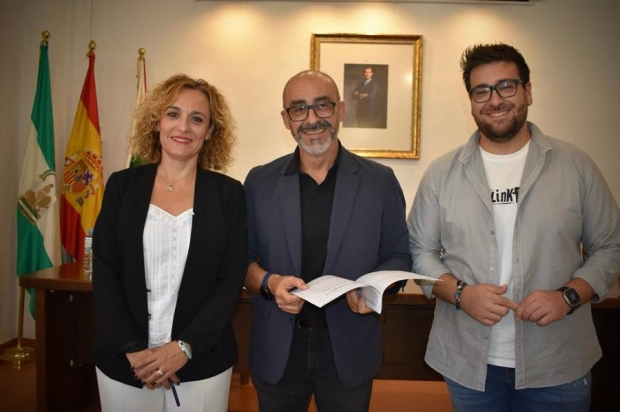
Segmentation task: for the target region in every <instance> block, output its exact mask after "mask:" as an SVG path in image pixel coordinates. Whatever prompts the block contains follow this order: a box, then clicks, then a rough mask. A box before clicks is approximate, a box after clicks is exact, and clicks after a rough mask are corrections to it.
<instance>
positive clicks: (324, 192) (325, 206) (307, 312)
mask: <svg viewBox="0 0 620 412" xmlns="http://www.w3.org/2000/svg"><path fill="white" fill-rule="evenodd" d="M338 145H340V142H338ZM339 159H340V147H339V149H338V155H337V157H336V160H335V161H334V164H333V166H332V167H331V168H330V169H329V171H328V172H327V176H326V177H325V180H323V182H322V183H321V184H318V183H317V182H316V181H315V180H314V179H313V178H312V177H311V176H310V175H308V174H307V173H304V172H302V171H301V170H300V161H299V148H297V149H296V150H295V153H294V154H293V160H292V161H291V164H290V166H289V167H288V169H287V171H286V173H287V174H289V173H298V174H299V196H300V204H301V278H302V279H303V280H304V282H306V283H308V282H310V281H311V280H313V279H316V278H318V277H319V276H322V275H324V274H327V273H323V272H324V270H325V260H326V259H327V239H328V237H329V222H330V219H331V215H332V204H333V203H334V193H335V189H336V175H337V172H338V161H339ZM297 317H298V319H309V318H321V317H325V313H324V311H323V310H322V309H319V308H317V307H316V306H314V305H312V304H310V303H308V302H306V303H304V306H303V307H302V309H301V312H300V313H299V314H298V315H297Z"/></svg>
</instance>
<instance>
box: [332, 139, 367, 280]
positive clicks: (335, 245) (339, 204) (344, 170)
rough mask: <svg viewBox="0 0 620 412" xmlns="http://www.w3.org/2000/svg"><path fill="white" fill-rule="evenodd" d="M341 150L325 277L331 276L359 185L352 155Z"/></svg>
mask: <svg viewBox="0 0 620 412" xmlns="http://www.w3.org/2000/svg"><path fill="white" fill-rule="evenodd" d="M341 150H342V152H341V154H340V161H339V162H340V163H339V165H338V174H337V175H336V189H335V192H334V203H333V205H332V215H331V219H330V222H329V237H328V239H327V258H326V260H325V274H326V275H328V274H331V272H332V267H333V265H334V261H335V259H336V256H337V255H338V251H339V249H340V245H341V244H342V241H343V240H344V238H345V236H346V234H347V229H348V227H349V222H350V219H351V216H352V215H353V206H354V205H355V198H356V195H357V189H358V185H359V176H358V175H357V171H358V169H357V164H356V163H355V159H354V157H353V155H352V154H351V153H349V152H348V151H347V150H345V149H344V148H342V149H341Z"/></svg>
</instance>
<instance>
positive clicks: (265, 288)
mask: <svg viewBox="0 0 620 412" xmlns="http://www.w3.org/2000/svg"><path fill="white" fill-rule="evenodd" d="M271 275H273V273H271V272H267V273H265V276H263V280H262V281H261V284H260V294H261V295H262V296H263V297H264V298H265V299H267V300H271V299H273V295H272V294H271V290H270V289H269V285H268V283H267V282H268V281H269V278H270V277H271Z"/></svg>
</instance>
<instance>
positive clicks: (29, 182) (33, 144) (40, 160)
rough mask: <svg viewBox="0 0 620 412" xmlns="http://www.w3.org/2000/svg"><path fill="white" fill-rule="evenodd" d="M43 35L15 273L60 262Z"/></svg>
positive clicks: (20, 198)
mask: <svg viewBox="0 0 620 412" xmlns="http://www.w3.org/2000/svg"><path fill="white" fill-rule="evenodd" d="M43 36H44V40H43V41H42V42H41V51H40V54H39V75H38V78H37V90H36V92H35V96H34V104H33V105H32V113H31V115H30V127H29V128H28V136H27V137H26V153H25V155H24V163H23V164H22V171H21V177H20V184H19V196H18V198H17V276H21V275H23V274H26V273H30V272H34V271H37V270H41V269H47V268H49V267H52V266H58V265H60V264H61V263H62V262H61V258H60V219H59V218H58V188H57V186H56V160H55V158H56V156H55V149H54V119H53V116H52V91H51V84H50V68H49V60H48V56H47V48H48V44H47V38H48V37H49V32H44V33H43ZM34 307H35V306H34V295H32V294H31V296H30V313H31V314H32V316H33V317H34Z"/></svg>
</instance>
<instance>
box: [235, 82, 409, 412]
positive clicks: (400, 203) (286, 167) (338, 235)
mask: <svg viewBox="0 0 620 412" xmlns="http://www.w3.org/2000/svg"><path fill="white" fill-rule="evenodd" d="M283 107H284V109H283V110H282V120H283V121H284V126H285V127H286V128H287V129H288V130H290V131H291V134H292V135H293V138H294V139H295V141H296V142H297V144H298V147H297V149H296V150H295V152H294V153H292V154H288V155H286V156H283V157H281V158H279V159H276V160H274V161H273V162H271V163H269V164H266V165H263V166H258V167H256V168H254V169H252V170H251V171H250V173H249V174H248V176H247V178H246V181H245V184H244V186H245V189H246V196H247V205H248V231H249V233H248V238H249V246H248V247H249V266H248V272H247V276H246V281H245V285H246V287H247V288H248V289H250V290H251V291H254V292H260V294H258V293H257V294H256V295H255V296H254V297H253V304H254V313H253V319H252V334H251V341H250V368H251V371H252V382H253V383H254V386H255V387H256V389H257V392H258V400H259V408H260V410H261V411H265V412H302V411H307V410H308V406H309V403H310V398H311V396H312V394H314V398H315V402H316V405H317V408H318V410H319V411H320V412H347V411H350V412H366V411H368V408H369V404H370V395H371V390H372V379H373V377H374V376H375V375H376V373H377V372H378V371H379V368H380V366H381V330H380V324H379V316H378V315H377V314H376V313H374V312H372V311H371V310H370V309H369V308H367V307H366V305H365V300H364V298H363V295H362V296H359V295H358V294H357V293H356V291H351V292H349V293H347V294H345V295H344V296H342V297H341V298H339V299H336V300H335V301H333V302H331V303H329V304H328V305H326V306H325V307H323V308H321V309H320V308H318V307H316V306H313V305H312V304H310V303H308V302H304V301H303V300H302V299H300V298H299V297H297V296H295V295H293V294H291V293H290V291H291V290H292V289H294V288H299V289H305V288H306V282H309V281H311V280H313V279H315V278H317V277H319V276H321V275H327V274H330V275H336V276H340V277H344V278H348V279H352V280H353V279H357V278H358V277H360V276H362V275H364V274H366V273H368V272H373V271H377V270H405V271H407V270H409V269H410V268H411V263H412V261H411V254H410V252H409V248H408V232H407V224H406V221H405V199H404V196H403V193H402V190H401V188H400V185H399V184H398V181H397V180H396V177H395V176H394V173H393V171H392V170H391V169H389V168H388V167H385V166H382V165H380V164H378V163H375V162H373V161H370V160H367V159H364V158H361V157H359V156H356V155H354V154H352V153H350V152H349V151H347V150H346V149H345V148H344V147H343V146H342V144H341V143H340V141H339V140H338V130H339V126H340V122H342V120H343V119H344V115H345V103H344V102H343V101H341V99H340V93H339V92H338V88H337V87H336V84H335V83H334V81H333V80H332V78H331V77H329V76H328V75H326V74H325V73H321V72H316V71H304V72H301V73H298V74H297V75H295V76H293V77H292V78H291V79H290V80H289V81H288V83H287V84H286V86H285V88H284V93H283Z"/></svg>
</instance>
